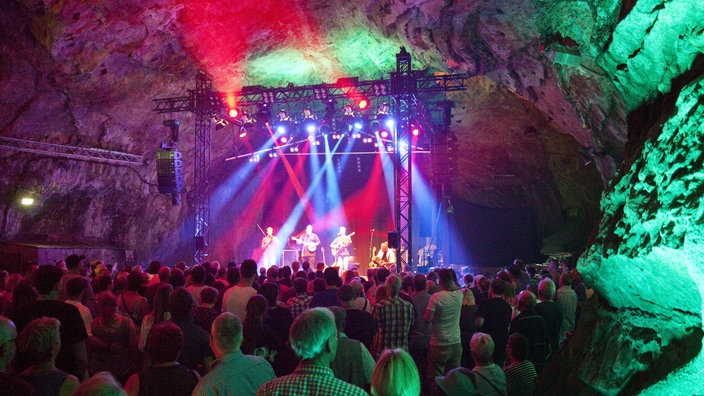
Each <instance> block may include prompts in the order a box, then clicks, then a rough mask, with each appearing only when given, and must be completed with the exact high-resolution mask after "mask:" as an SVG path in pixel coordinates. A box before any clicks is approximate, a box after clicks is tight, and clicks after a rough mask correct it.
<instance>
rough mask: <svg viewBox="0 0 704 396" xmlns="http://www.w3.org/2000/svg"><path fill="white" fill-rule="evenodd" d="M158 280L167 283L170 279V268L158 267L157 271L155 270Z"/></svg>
mask: <svg viewBox="0 0 704 396" xmlns="http://www.w3.org/2000/svg"><path fill="white" fill-rule="evenodd" d="M157 276H158V277H159V281H160V282H164V283H168V282H169V280H170V279H171V268H169V267H167V266H163V267H159V272H157Z"/></svg>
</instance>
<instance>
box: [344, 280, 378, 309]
mask: <svg viewBox="0 0 704 396" xmlns="http://www.w3.org/2000/svg"><path fill="white" fill-rule="evenodd" d="M350 286H352V287H353V288H354V291H355V293H356V294H357V296H356V298H355V300H354V305H355V307H356V308H357V309H360V310H362V311H366V312H369V313H372V306H373V305H372V303H371V301H369V299H368V298H367V297H365V296H364V288H363V285H362V281H361V280H360V279H359V278H355V279H352V281H350Z"/></svg>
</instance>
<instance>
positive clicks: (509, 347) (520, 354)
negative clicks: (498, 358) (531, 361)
mask: <svg viewBox="0 0 704 396" xmlns="http://www.w3.org/2000/svg"><path fill="white" fill-rule="evenodd" d="M529 350H530V341H529V340H528V337H526V336H524V335H523V334H521V333H513V334H511V335H510V336H508V342H507V343H506V356H508V357H509V358H513V359H514V360H517V361H519V362H522V361H524V360H526V359H528V352H529Z"/></svg>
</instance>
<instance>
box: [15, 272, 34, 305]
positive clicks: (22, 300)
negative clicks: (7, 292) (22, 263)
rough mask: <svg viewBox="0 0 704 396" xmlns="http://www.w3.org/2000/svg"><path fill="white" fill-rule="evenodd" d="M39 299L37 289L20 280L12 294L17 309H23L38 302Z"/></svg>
mask: <svg viewBox="0 0 704 396" xmlns="http://www.w3.org/2000/svg"><path fill="white" fill-rule="evenodd" d="M37 297H39V294H38V293H37V289H35V288H34V286H32V284H31V283H29V282H27V281H26V280H21V279H20V281H19V283H17V285H16V286H15V288H14V292H13V293H12V305H13V306H14V307H15V309H23V308H25V307H28V306H29V305H30V304H31V303H32V302H34V301H36V299H37Z"/></svg>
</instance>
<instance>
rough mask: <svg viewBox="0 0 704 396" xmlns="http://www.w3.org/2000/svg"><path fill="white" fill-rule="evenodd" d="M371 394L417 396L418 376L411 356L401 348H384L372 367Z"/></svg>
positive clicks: (374, 395)
mask: <svg viewBox="0 0 704 396" xmlns="http://www.w3.org/2000/svg"><path fill="white" fill-rule="evenodd" d="M371 388H372V395H373V396H417V395H418V394H420V377H419V376H418V369H417V368H416V364H415V363H414V362H413V358H412V357H411V355H409V354H408V352H406V351H404V350H403V349H387V350H385V351H384V352H383V353H382V354H381V356H380V357H379V360H378V361H377V362H376V366H375V367H374V374H373V375H372V384H371Z"/></svg>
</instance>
